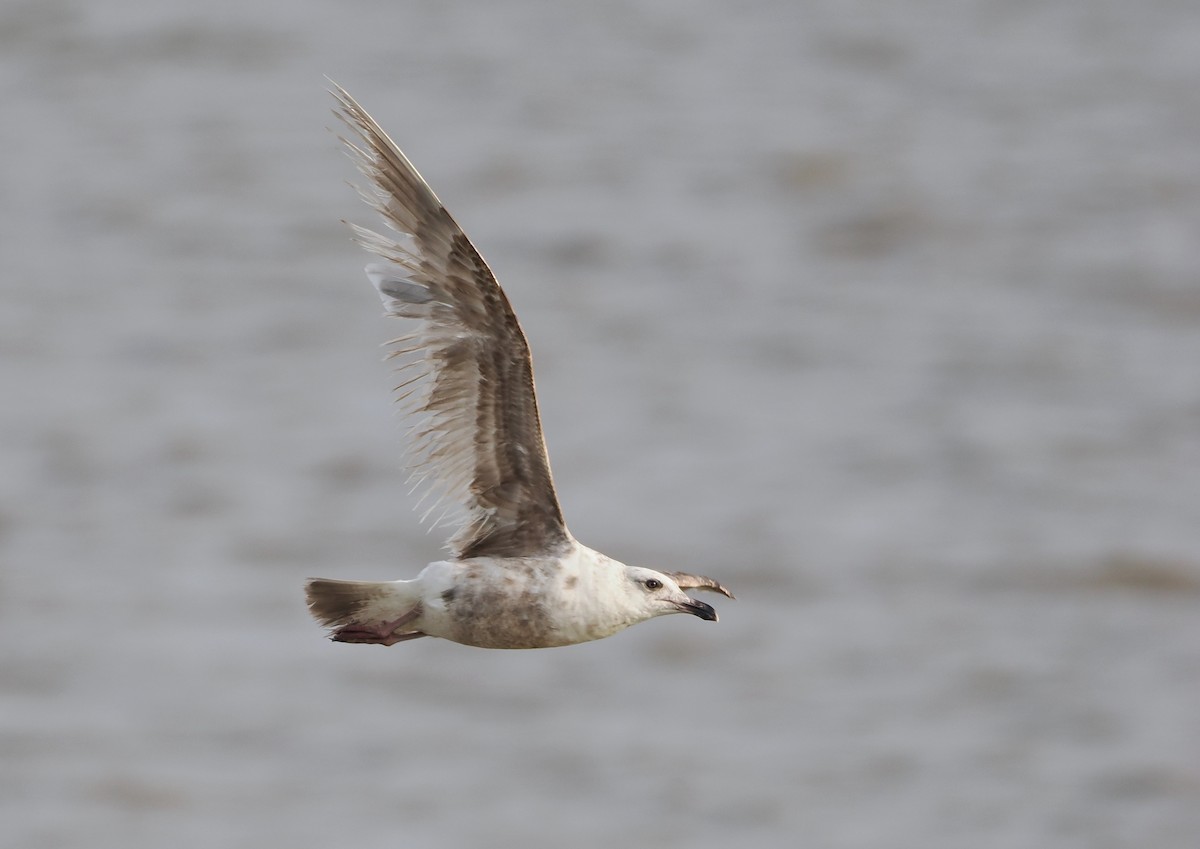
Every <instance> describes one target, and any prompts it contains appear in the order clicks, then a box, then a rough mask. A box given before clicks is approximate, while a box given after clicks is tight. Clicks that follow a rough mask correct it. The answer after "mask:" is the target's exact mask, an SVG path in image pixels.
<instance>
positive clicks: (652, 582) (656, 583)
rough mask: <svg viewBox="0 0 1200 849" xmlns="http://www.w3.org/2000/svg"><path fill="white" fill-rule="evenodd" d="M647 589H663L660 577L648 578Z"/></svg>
mask: <svg viewBox="0 0 1200 849" xmlns="http://www.w3.org/2000/svg"><path fill="white" fill-rule="evenodd" d="M646 589H648V590H661V589H662V581H660V580H659V579H658V578H647V579H646Z"/></svg>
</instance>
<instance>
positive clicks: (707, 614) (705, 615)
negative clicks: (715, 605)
mask: <svg viewBox="0 0 1200 849" xmlns="http://www.w3.org/2000/svg"><path fill="white" fill-rule="evenodd" d="M676 607H678V608H679V612H680V613H690V614H692V615H693V616H699V617H700V618H701V619H704V620H706V621H708V622H716V621H717V611H715V610H713V609H712V606H711V605H707V604H705V603H704V602H702V601H696V600H695V599H694V598H689V599H688V600H687V601H681V602H678V603H677V604H676Z"/></svg>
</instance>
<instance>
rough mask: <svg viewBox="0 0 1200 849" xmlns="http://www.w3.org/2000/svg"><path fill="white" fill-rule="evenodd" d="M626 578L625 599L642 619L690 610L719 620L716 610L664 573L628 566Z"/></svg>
mask: <svg viewBox="0 0 1200 849" xmlns="http://www.w3.org/2000/svg"><path fill="white" fill-rule="evenodd" d="M625 578H626V586H625V595H626V599H627V600H629V602H630V604H631V606H632V607H633V609H634V610H635V611H637V612H638V613H640V614H641V615H640V616H639V617H638V619H639V621H641V620H644V619H653V618H654V617H655V616H666V615H667V614H668V613H690V614H692V615H693V616H699V617H700V618H701V619H707V620H708V621H709V622H716V621H717V611H715V610H713V609H712V607H711V606H709V605H707V604H705V603H704V602H702V601H696V600H695V599H694V598H689V597H688V596H687V595H686V594H684V592H683V590H682V589H680V588H679V583H678V582H677V581H676V580H675V578H673V577H672V576H670V575H668V574H666V573H664V572H656V571H654V570H653V569H645V568H643V567H640V566H626V567H625Z"/></svg>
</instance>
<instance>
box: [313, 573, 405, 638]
mask: <svg viewBox="0 0 1200 849" xmlns="http://www.w3.org/2000/svg"><path fill="white" fill-rule="evenodd" d="M304 590H305V593H306V595H307V596H308V610H309V612H310V613H311V614H312V615H313V618H314V619H316V620H317V621H318V622H320V623H321V624H322V625H325V626H326V627H328V628H342V627H344V626H347V625H352V626H368V627H369V626H372V625H378V624H380V623H384V622H393V621H395V620H396V619H399V618H400V617H402V616H405V615H407V614H409V613H411V612H412V611H413V610H414V609H416V608H417V607H418V605H420V603H421V598H420V591H419V589H418V588H417V584H416V582H415V581H382V582H377V581H334V580H331V579H329V578H310V579H309V581H308V583H307V584H306V585H305V587H304Z"/></svg>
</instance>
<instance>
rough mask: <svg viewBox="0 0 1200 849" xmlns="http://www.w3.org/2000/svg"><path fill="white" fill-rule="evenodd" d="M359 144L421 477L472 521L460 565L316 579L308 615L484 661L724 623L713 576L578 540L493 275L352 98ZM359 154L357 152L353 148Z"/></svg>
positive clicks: (370, 241)
mask: <svg viewBox="0 0 1200 849" xmlns="http://www.w3.org/2000/svg"><path fill="white" fill-rule="evenodd" d="M334 94H335V96H336V97H337V98H338V100H339V101H340V104H341V107H342V111H341V113H340V117H342V119H343V120H344V121H345V122H346V123H347V124H348V125H349V126H350V127H351V128H352V129H353V130H354V131H355V132H356V133H357V135H358V137H359V141H360V143H361V146H360V145H359V144H357V143H352V142H349V141H346V145H347V146H348V147H349V149H350V150H351V152H352V154H353V156H354V158H355V160H356V162H357V165H358V167H359V169H360V170H361V171H362V172H363V174H365V175H366V176H367V177H368V178H369V179H370V180H371V182H372V183H373V190H372V191H370V192H363V197H364V199H366V200H367V202H368V203H370V204H371V205H372V206H373V207H374V208H375V209H376V210H378V211H379V212H380V213H381V214H382V215H383V217H384V220H385V222H386V223H387V224H388V226H389V227H390V228H391V229H393V230H395V231H396V232H397V233H399V234H401V240H395V239H392V238H389V237H387V236H383V235H380V234H378V233H374V232H372V231H370V230H366V229H363V228H360V227H355V228H354V231H355V234H356V236H357V238H358V240H359V242H360V243H361V244H362V245H363V246H364V247H365V248H367V249H368V250H370V251H372V252H373V253H375V254H377V255H379V256H380V257H381V258H382V259H383V260H384V261H385V262H384V263H382V264H374V265H370V266H368V267H367V276H368V277H369V278H370V280H371V282H372V283H374V284H375V287H376V289H377V290H378V291H379V294H380V297H381V298H382V299H383V302H384V305H385V307H386V308H387V312H388V314H389V315H393V316H396V317H399V318H406V319H414V320H416V321H417V325H416V329H415V330H414V331H413V332H412V333H410V334H409V335H408V336H405V337H403V338H401V339H398V340H396V342H395V343H394V344H395V346H396V347H395V350H394V351H393V354H394V355H396V356H399V357H401V358H407V359H402V365H401V366H400V368H399V369H398V370H399V371H401V372H404V373H405V380H404V381H403V382H402V383H401V385H400V386H399V387H397V391H398V392H399V399H400V400H402V401H404V402H406V403H407V404H408V407H409V410H410V412H412V413H413V414H414V415H415V416H417V417H418V418H419V422H418V424H417V425H415V426H414V429H413V435H412V439H411V442H410V452H411V454H412V456H413V462H412V464H411V465H412V468H413V473H414V475H415V476H416V477H417V478H418V479H419V480H428V481H429V482H430V483H432V484H433V485H434V486H435V488H437V489H438V490H440V495H441V497H442V498H443V499H444V500H446V501H449V502H450V503H451V505H453V506H457V507H460V508H461V509H462V510H463V511H464V512H465V517H464V519H463V521H462V522H461V525H460V528H459V530H458V532H457V533H456V534H455V535H454V536H453V537H452V538H451V540H450V542H449V548H450V550H451V553H452V555H453V556H452V558H451V559H448V560H440V561H436V562H434V563H431V564H429V565H428V566H427V567H425V569H424V570H422V571H421V573H420V574H419V575H418V576H417V577H416V578H414V579H412V580H408V581H390V582H363V581H334V580H328V579H323V578H315V579H312V580H310V581H309V583H308V586H307V592H308V603H309V609H310V610H311V612H312V614H313V615H314V616H315V617H316V618H317V619H318V620H319V621H320V622H322V623H323V624H325V625H327V626H329V627H330V628H332V629H333V634H332V637H333V639H334V640H337V641H340V642H357V643H375V644H381V645H393V644H394V643H397V642H401V641H403V640H409V639H413V638H415V637H423V636H432V637H442V638H444V639H447V640H453V641H454V642H458V643H464V644H466V645H472V646H480V647H483V648H510V649H511V648H547V647H551V646H563V645H571V644H574V643H581V642H586V641H588V640H595V639H599V638H601V637H607V636H610V635H612V634H615V633H617V632H618V631H620V630H622V629H624V628H626V627H628V626H630V625H633V624H636V623H638V622H642V621H645V620H646V619H650V618H653V617H655V616H661V615H664V614H668V613H691V614H693V615H696V616H699V617H701V618H703V619H709V620H713V621H715V620H716V618H717V614H716V612H715V611H714V610H713V609H712V608H711V607H710V606H708V605H707V604H704V603H703V602H699V601H695V600H694V599H691V598H689V597H688V596H687V595H685V594H684V592H683V590H684V589H685V588H689V587H695V588H700V589H707V590H713V591H715V592H720V593H723V594H724V595H726V596H729V597H730V598H732V595H730V593H729V591H728V590H726V589H725V588H724V587H722V586H721V585H720V584H719V583H717V582H716V581H714V580H712V579H711V578H704V577H702V576H698V575H690V574H687V573H684V572H659V571H655V570H652V569H645V568H640V567H634V566H626V565H625V564H623V563H620V562H619V561H616V560H613V559H611V558H609V557H606V556H605V555H603V554H600V553H599V552H597V551H594V550H592V549H590V548H588V547H587V546H584V545H582V544H580V543H579V542H577V541H576V540H575V538H574V537H573V536H572V535H571V533H570V531H568V530H567V526H566V524H565V522H564V521H563V517H562V510H561V508H560V507H559V504H558V498H557V496H556V495H555V492H554V485H553V481H552V479H551V475H550V463H549V459H548V458H547V456H546V449H545V444H544V442H543V439H542V429H541V420H540V417H539V416H538V410H537V398H536V395H535V393H534V386H533V366H532V360H531V358H530V355H529V347H528V344H527V342H526V340H525V335H524V333H523V332H522V331H521V328H520V325H519V324H518V322H517V318H516V315H515V314H514V313H513V310H512V307H511V306H510V305H509V302H508V298H507V297H506V296H505V295H504V292H503V291H502V290H501V289H500V286H499V284H498V283H497V282H496V280H495V277H494V276H493V275H492V273H491V270H490V269H489V268H488V267H487V264H486V263H484V261H483V258H482V257H481V256H480V255H479V253H478V252H477V251H476V250H475V248H474V246H472V245H471V243H470V241H469V240H468V239H467V237H466V235H465V234H464V233H463V232H462V230H461V229H459V227H458V225H457V224H456V223H455V222H454V219H453V218H451V217H450V214H449V213H448V212H447V211H446V209H445V207H444V206H442V204H441V201H439V200H438V199H437V196H436V195H434V193H433V192H432V190H430V188H429V186H428V185H427V184H426V183H425V181H424V180H423V179H422V178H421V176H420V174H418V173H417V171H416V169H415V168H413V167H412V164H411V163H410V162H409V161H408V159H407V158H406V157H405V156H404V154H403V153H401V152H400V150H399V148H397V147H396V146H395V144H394V143H393V142H392V141H391V139H389V138H388V137H387V135H386V134H385V133H384V132H383V130H382V129H380V127H379V125H378V124H376V123H375V121H374V120H373V119H372V118H371V117H370V115H368V114H367V113H366V112H365V111H364V110H363V109H362V107H360V106H359V105H358V104H357V103H356V102H355V101H354V100H353V98H351V97H350V95H349V94H347V93H346V92H345V91H344V90H342V89H340V88H338V89H336V90H335V92H334ZM343 141H345V140H343Z"/></svg>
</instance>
